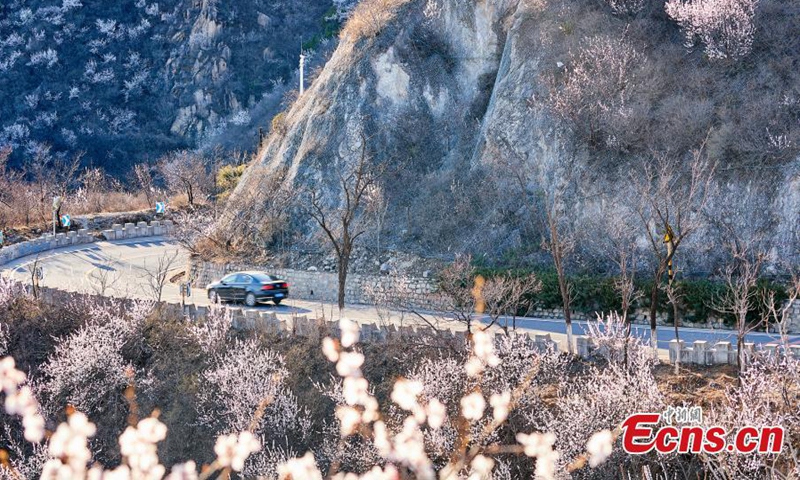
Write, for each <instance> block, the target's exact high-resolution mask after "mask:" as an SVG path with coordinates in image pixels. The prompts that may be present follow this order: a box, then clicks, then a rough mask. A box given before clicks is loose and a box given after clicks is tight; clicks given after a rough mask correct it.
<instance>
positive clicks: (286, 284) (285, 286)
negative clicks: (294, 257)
mask: <svg viewBox="0 0 800 480" xmlns="http://www.w3.org/2000/svg"><path fill="white" fill-rule="evenodd" d="M281 288H289V284H288V283H284V284H283V285H282V286H281Z"/></svg>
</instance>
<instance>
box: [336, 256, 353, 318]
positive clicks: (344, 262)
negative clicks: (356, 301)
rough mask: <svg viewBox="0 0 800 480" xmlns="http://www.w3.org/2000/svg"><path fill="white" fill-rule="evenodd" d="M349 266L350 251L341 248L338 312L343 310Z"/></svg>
mask: <svg viewBox="0 0 800 480" xmlns="http://www.w3.org/2000/svg"><path fill="white" fill-rule="evenodd" d="M349 264H350V249H349V248H343V249H342V252H341V255H340V256H339V272H338V273H339V292H338V299H337V301H338V305H339V311H340V312H341V311H342V310H344V300H345V284H346V283H347V268H348V266H349Z"/></svg>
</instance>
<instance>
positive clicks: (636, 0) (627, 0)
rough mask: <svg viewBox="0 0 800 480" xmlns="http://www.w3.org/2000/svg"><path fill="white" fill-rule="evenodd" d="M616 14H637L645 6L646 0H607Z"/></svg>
mask: <svg viewBox="0 0 800 480" xmlns="http://www.w3.org/2000/svg"><path fill="white" fill-rule="evenodd" d="M606 2H607V3H608V6H609V7H611V11H612V12H614V14H615V15H636V14H637V13H639V12H641V11H642V9H643V8H644V5H645V1H644V0H606Z"/></svg>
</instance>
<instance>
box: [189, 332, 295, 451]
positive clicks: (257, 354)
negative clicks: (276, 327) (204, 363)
mask: <svg viewBox="0 0 800 480" xmlns="http://www.w3.org/2000/svg"><path fill="white" fill-rule="evenodd" d="M287 375H288V371H287V370H286V367H285V365H284V361H283V358H282V357H281V356H280V355H279V354H277V353H275V352H272V351H270V350H265V349H263V348H261V347H259V345H258V344H257V343H256V342H255V341H237V342H235V343H233V344H229V348H228V351H227V352H226V353H221V354H215V355H214V359H213V360H212V365H211V367H210V368H209V369H207V370H205V371H204V372H203V373H202V374H201V379H202V381H203V383H204V388H203V389H201V390H200V393H199V402H198V405H197V410H198V415H199V421H200V423H201V424H204V425H208V426H211V427H212V428H216V429H217V430H218V431H220V432H223V433H229V432H241V431H244V430H247V429H249V428H250V426H251V423H252V422H253V419H254V418H256V416H257V414H258V412H261V413H260V415H261V419H260V421H259V423H258V425H257V429H256V430H257V431H262V430H268V431H270V432H271V433H272V434H274V435H281V436H282V435H283V434H285V433H286V432H287V431H288V430H290V429H292V428H294V427H297V426H299V424H300V422H301V421H302V419H303V417H304V416H305V412H304V411H303V410H301V409H300V407H299V406H298V405H297V399H296V398H295V396H294V395H293V394H292V393H291V392H290V391H289V390H288V388H287V387H286V385H285V379H286V377H287Z"/></svg>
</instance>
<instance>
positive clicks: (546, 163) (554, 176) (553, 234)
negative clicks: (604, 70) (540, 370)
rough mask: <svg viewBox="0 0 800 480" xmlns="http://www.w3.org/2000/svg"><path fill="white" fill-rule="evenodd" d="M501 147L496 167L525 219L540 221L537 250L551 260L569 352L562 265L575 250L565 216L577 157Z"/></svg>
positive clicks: (567, 292) (568, 290) (568, 291)
mask: <svg viewBox="0 0 800 480" xmlns="http://www.w3.org/2000/svg"><path fill="white" fill-rule="evenodd" d="M504 147H505V150H507V151H508V152H509V155H500V156H499V158H498V163H499V167H500V168H501V169H502V173H503V174H506V175H508V176H509V177H510V178H511V179H512V181H513V183H515V184H516V186H517V188H519V190H520V192H521V193H522V199H523V202H524V205H525V208H526V209H527V211H528V213H529V218H530V219H531V220H534V219H536V218H537V217H538V219H539V220H540V221H541V226H542V230H543V235H542V242H541V247H542V249H543V250H545V251H547V252H548V253H550V256H551V258H552V259H553V265H554V267H555V270H556V274H557V277H558V290H559V293H560V294H561V302H562V307H563V309H564V324H565V329H566V334H567V350H568V351H569V352H570V353H573V352H574V349H575V348H574V345H573V343H574V342H573V334H572V293H573V287H572V285H571V284H570V282H569V279H568V277H567V268H566V262H567V259H568V257H569V256H570V254H571V253H572V251H573V250H574V248H575V232H574V229H573V228H572V226H571V224H570V222H569V219H568V216H567V205H568V204H569V203H574V202H575V201H576V200H577V197H578V195H579V193H578V192H577V191H576V188H575V187H576V184H577V182H576V179H577V178H578V176H579V174H580V171H579V164H578V159H577V155H576V153H575V152H574V151H564V149H563V148H561V147H560V146H559V147H557V148H556V150H555V151H553V152H545V153H544V154H542V155H540V156H537V157H536V158H535V159H533V158H531V157H530V156H529V155H528V154H527V153H524V154H521V153H518V152H516V150H514V149H513V148H512V147H511V145H509V144H508V143H507V142H504Z"/></svg>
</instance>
